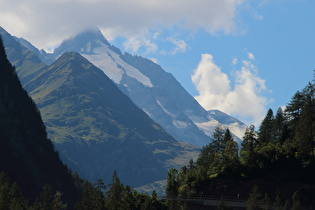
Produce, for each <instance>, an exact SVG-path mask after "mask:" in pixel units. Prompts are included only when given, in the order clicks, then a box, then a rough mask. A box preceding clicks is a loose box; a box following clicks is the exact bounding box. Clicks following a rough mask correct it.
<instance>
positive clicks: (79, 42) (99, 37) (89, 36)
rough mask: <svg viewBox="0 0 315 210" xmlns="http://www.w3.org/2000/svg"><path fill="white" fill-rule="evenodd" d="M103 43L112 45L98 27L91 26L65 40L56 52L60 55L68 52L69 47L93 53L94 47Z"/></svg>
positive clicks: (77, 50) (76, 50)
mask: <svg viewBox="0 0 315 210" xmlns="http://www.w3.org/2000/svg"><path fill="white" fill-rule="evenodd" d="M102 45H106V46H110V44H109V42H108V41H107V40H106V39H105V37H104V36H103V34H102V32H101V31H100V30H99V29H98V28H91V29H88V30H86V31H84V32H82V33H80V34H78V35H76V36H74V37H72V38H69V39H67V40H65V41H63V42H62V43H61V44H60V46H59V47H58V48H57V49H55V51H54V54H55V55H57V56H60V55H61V54H62V53H64V52H67V50H68V49H69V48H72V49H73V50H71V51H75V52H80V53H86V54H89V53H92V51H91V50H92V49H95V48H97V47H100V46H102Z"/></svg>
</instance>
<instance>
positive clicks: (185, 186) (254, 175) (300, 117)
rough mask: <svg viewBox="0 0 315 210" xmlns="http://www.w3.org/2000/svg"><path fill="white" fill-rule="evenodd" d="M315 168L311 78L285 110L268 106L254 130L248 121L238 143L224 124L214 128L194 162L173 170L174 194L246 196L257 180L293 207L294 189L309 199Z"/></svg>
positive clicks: (314, 190) (314, 94)
mask: <svg viewBox="0 0 315 210" xmlns="http://www.w3.org/2000/svg"><path fill="white" fill-rule="evenodd" d="M314 75H315V74H314ZM314 171H315V78H314V80H313V82H312V83H308V85H307V86H306V87H305V88H304V89H303V90H302V91H297V93H296V94H295V95H294V96H293V97H292V100H291V102H290V103H289V104H288V105H287V106H286V108H285V110H282V108H279V109H278V110H277V112H276V114H275V115H274V112H273V111H272V110H271V109H269V110H268V112H267V114H266V116H265V118H264V119H263V121H262V123H261V125H260V127H259V128H258V130H257V131H256V130H255V127H254V126H253V125H251V126H249V127H248V128H247V129H246V132H245V134H244V137H243V141H242V143H241V144H240V145H239V147H238V146H237V144H236V142H235V141H234V140H233V137H232V136H231V134H230V131H229V130H228V129H226V130H223V129H222V128H220V127H217V128H216V129H215V131H214V133H213V136H212V142H210V143H209V144H208V145H206V146H204V147H203V148H202V149H201V152H200V154H199V157H198V159H197V160H196V162H195V163H194V162H193V161H191V162H190V164H189V165H188V166H184V167H182V168H181V170H179V171H178V175H177V176H178V177H177V179H178V184H179V187H178V195H179V196H181V197H189V196H196V195H198V196H200V195H207V194H212V195H216V196H221V195H222V194H226V193H227V192H228V191H229V192H233V189H237V190H240V191H242V192H245V191H246V192H248V194H247V196H248V195H249V193H250V189H251V187H250V186H251V185H253V184H260V185H261V186H260V187H261V190H262V191H261V193H263V195H264V194H265V193H266V192H267V193H268V194H267V195H268V196H272V199H273V200H275V199H276V197H277V196H278V199H280V198H281V199H282V200H283V201H285V200H287V199H288V201H287V206H288V205H289V201H290V203H291V204H292V205H293V203H294V205H293V208H294V209H298V206H299V204H297V203H298V202H297V199H296V198H297V195H296V194H295V191H300V192H301V193H302V194H301V196H300V199H301V200H303V201H305V202H309V203H312V202H313V203H314V201H313V199H312V198H313V197H314V196H315V188H314V187H313V186H315V180H314V178H313V177H312V175H311V174H313V172H314ZM240 183H242V184H240ZM250 183H252V184H250ZM232 185H233V186H232ZM226 188H229V190H224V189H226ZM280 189H282V192H280V193H279V195H277V194H276V192H277V190H280ZM256 191H257V190H256ZM256 191H254V192H253V193H255V192H256ZM235 193H236V192H235ZM293 194H295V196H294V198H293V197H292V198H291V196H292V195H293ZM250 195H251V196H250V199H252V200H253V199H255V197H253V195H254V194H250ZM280 195H281V196H280ZM243 196H245V195H243ZM266 199H267V198H266ZM314 204H315V203H314ZM255 208H256V207H255V206H253V207H252V209H255Z"/></svg>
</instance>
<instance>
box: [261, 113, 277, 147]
mask: <svg viewBox="0 0 315 210" xmlns="http://www.w3.org/2000/svg"><path fill="white" fill-rule="evenodd" d="M273 123H274V116H273V111H272V109H269V110H268V112H267V115H266V117H265V118H264V120H263V121H262V122H261V125H260V127H259V132H258V142H259V143H260V144H262V145H265V144H268V143H269V142H273V140H272V130H273Z"/></svg>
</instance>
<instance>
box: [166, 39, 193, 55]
mask: <svg viewBox="0 0 315 210" xmlns="http://www.w3.org/2000/svg"><path fill="white" fill-rule="evenodd" d="M167 40H168V41H170V42H171V43H172V44H174V45H175V48H174V50H173V51H172V53H171V54H173V55H174V54H176V53H178V52H181V53H183V52H186V48H187V46H188V45H187V43H186V42H185V41H184V40H181V39H179V40H177V39H175V38H174V37H169V38H167Z"/></svg>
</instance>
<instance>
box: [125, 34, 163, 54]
mask: <svg viewBox="0 0 315 210" xmlns="http://www.w3.org/2000/svg"><path fill="white" fill-rule="evenodd" d="M153 36H155V34H153ZM152 40H153V39H152V36H151V35H150V34H149V33H148V32H146V33H142V34H140V35H138V36H132V37H130V38H128V39H127V40H126V41H125V42H124V43H123V46H124V48H125V50H126V51H132V52H133V53H136V52H137V51H138V50H139V49H140V48H141V47H145V48H146V53H155V52H156V51H157V50H158V46H157V44H155V43H154V42H152Z"/></svg>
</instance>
